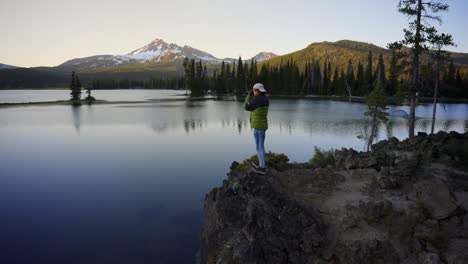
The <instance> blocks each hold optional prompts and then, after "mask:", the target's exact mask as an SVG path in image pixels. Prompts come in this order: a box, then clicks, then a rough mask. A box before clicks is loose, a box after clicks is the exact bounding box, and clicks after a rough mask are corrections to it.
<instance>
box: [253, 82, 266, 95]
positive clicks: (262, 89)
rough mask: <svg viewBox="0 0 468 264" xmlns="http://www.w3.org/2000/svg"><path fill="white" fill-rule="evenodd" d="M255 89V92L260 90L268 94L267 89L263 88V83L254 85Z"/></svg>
mask: <svg viewBox="0 0 468 264" xmlns="http://www.w3.org/2000/svg"><path fill="white" fill-rule="evenodd" d="M253 89H254V90H259V91H260V92H262V93H266V90H265V87H263V84H261V83H256V84H254V86H253Z"/></svg>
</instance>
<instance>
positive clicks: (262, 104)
mask: <svg viewBox="0 0 468 264" xmlns="http://www.w3.org/2000/svg"><path fill="white" fill-rule="evenodd" d="M251 99H252V100H251ZM269 105H270V102H269V100H268V97H266V96H265V95H258V96H253V98H252V96H251V95H250V94H249V95H247V97H246V98H245V102H244V109H245V110H247V111H250V127H251V128H256V129H262V130H267V129H268V119H267V115H268V107H269Z"/></svg>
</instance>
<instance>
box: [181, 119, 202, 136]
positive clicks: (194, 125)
mask: <svg viewBox="0 0 468 264" xmlns="http://www.w3.org/2000/svg"><path fill="white" fill-rule="evenodd" d="M203 126H204V125H203V120H188V119H186V120H184V130H185V133H190V132H191V131H196V130H201V129H202V128H203Z"/></svg>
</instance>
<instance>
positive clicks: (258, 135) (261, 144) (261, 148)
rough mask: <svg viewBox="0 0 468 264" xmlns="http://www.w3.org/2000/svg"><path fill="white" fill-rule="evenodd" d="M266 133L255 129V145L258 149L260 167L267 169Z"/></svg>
mask: <svg viewBox="0 0 468 264" xmlns="http://www.w3.org/2000/svg"><path fill="white" fill-rule="evenodd" d="M265 132H266V130H262V129H256V128H254V137H255V145H256V147H257V156H258V166H260V168H265Z"/></svg>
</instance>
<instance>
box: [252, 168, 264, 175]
mask: <svg viewBox="0 0 468 264" xmlns="http://www.w3.org/2000/svg"><path fill="white" fill-rule="evenodd" d="M253 171H255V172H256V173H258V174H262V175H265V174H266V169H265V168H258V169H257V168H254V169H253Z"/></svg>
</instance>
